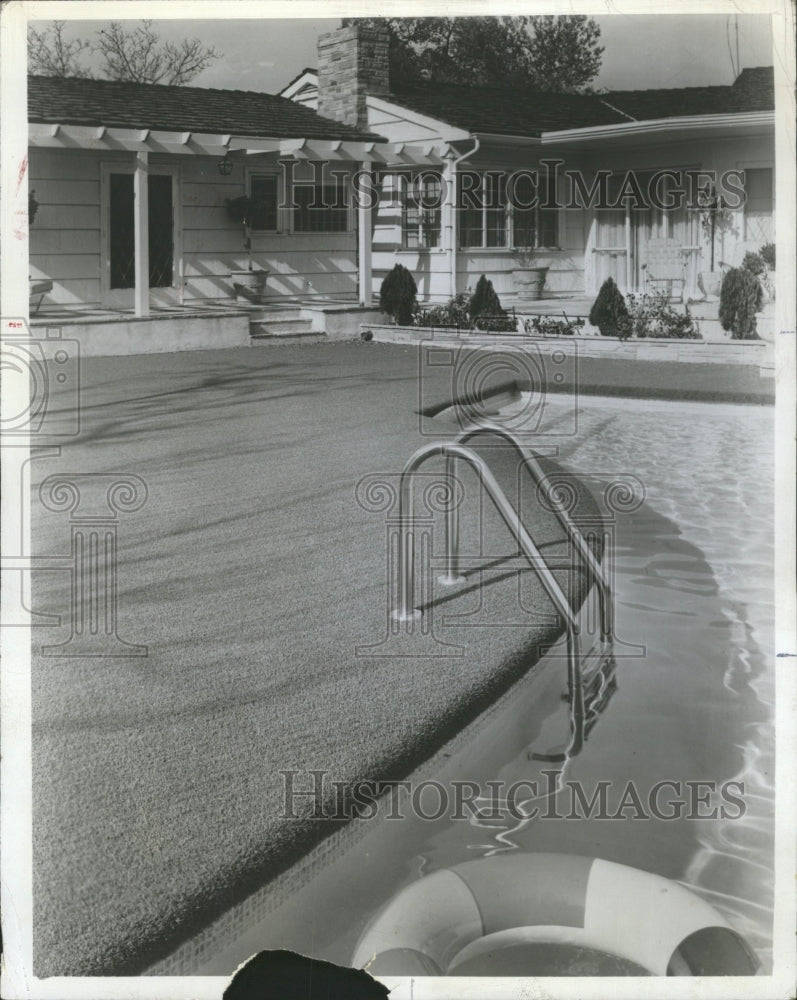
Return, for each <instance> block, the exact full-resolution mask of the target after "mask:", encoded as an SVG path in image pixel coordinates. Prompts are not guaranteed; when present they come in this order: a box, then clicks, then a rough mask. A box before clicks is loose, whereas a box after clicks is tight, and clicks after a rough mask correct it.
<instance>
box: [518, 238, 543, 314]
mask: <svg viewBox="0 0 797 1000" xmlns="http://www.w3.org/2000/svg"><path fill="white" fill-rule="evenodd" d="M512 257H513V258H514V260H515V263H516V264H517V265H518V266H517V267H516V268H513V270H512V281H513V283H514V285H515V291H516V293H517V296H518V298H520V299H525V300H531V301H536V300H537V299H541V298H542V290H543V288H544V287H545V279H546V277H547V275H548V266H547V264H535V260H536V259H537V248H536V247H535V246H533V245H532V244H531V242H530V241H529V242H521V243H519V244H518V245H517V246H515V248H514V249H513V251H512Z"/></svg>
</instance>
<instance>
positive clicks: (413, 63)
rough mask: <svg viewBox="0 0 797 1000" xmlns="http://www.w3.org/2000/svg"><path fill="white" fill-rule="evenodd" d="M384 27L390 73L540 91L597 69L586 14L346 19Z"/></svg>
mask: <svg viewBox="0 0 797 1000" xmlns="http://www.w3.org/2000/svg"><path fill="white" fill-rule="evenodd" d="M343 23H344V24H352V23H359V24H367V25H369V26H372V27H385V28H387V30H388V32H389V34H390V78H391V80H392V81H393V82H394V83H398V82H408V83H411V82H417V81H418V80H425V81H429V82H432V83H464V84H474V85H476V86H490V85H492V86H500V85H516V86H526V87H533V88H535V89H538V90H559V91H573V90H579V89H583V88H585V87H586V86H587V85H588V84H589V83H590V81H591V80H592V79H593V78H594V77H595V76H596V75H597V73H598V71H599V69H600V65H601V55H602V53H603V47H602V46H600V45H599V44H598V41H599V39H600V28H599V27H598V24H597V22H596V21H594V20H593V19H592V18H588V17H585V16H584V15H566V16H553V15H535V16H528V15H524V16H521V17H387V18H381V17H378V18H360V19H357V18H344V21H343Z"/></svg>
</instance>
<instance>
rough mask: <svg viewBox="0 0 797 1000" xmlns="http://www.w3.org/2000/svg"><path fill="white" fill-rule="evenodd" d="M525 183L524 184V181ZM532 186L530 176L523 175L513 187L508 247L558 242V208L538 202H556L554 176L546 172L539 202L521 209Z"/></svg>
mask: <svg viewBox="0 0 797 1000" xmlns="http://www.w3.org/2000/svg"><path fill="white" fill-rule="evenodd" d="M524 182H525V183H524ZM534 193H535V191H534V187H533V185H532V183H531V180H530V179H528V180H527V179H526V178H525V177H524V176H523V175H521V176H520V177H519V178H518V183H517V184H516V185H515V190H514V199H513V200H514V202H515V204H514V206H513V207H512V209H511V212H512V246H515V247H555V246H556V245H557V244H558V242H559V210H558V209H557V208H543V207H541V206H542V205H546V204H550V205H555V204H556V178H555V177H552V176H550V175H547V183H545V185H544V189H543V187H541V188H540V191H539V195H538V200H539V201H540V205H536V206H534V207H533V208H523V207H522V206H523V205H524V204H525V205H528V204H530V203H531V202H532V201H533V195H534Z"/></svg>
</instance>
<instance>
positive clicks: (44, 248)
mask: <svg viewBox="0 0 797 1000" xmlns="http://www.w3.org/2000/svg"><path fill="white" fill-rule="evenodd" d="M28 107H29V144H30V150H29V172H30V173H29V184H30V188H31V189H32V190H33V191H34V192H35V194H34V197H35V200H36V202H37V204H38V207H37V211H36V215H35V219H34V220H33V221H32V224H31V228H30V276H31V281H32V283H36V282H39V283H41V282H43V283H44V284H45V286H49V285H50V283H51V287H49V288H48V290H47V292H46V293H45V294H44V295H43V298H40V304H39V303H37V304H34V305H32V310H33V309H36V306H37V305H38V309H37V312H36V317H34V318H36V319H37V321H39V320H41V321H44V320H45V319H47V318H48V317H49V319H50V320H52V319H55V318H58V319H59V321H61V320H67V319H68V318H69V317H72V318H73V319H75V320H77V318H78V317H81V318H82V319H83V320H84V321H95V322H100V321H101V320H102V321H109V320H110V319H116V320H117V321H122V322H123V323H124V322H128V321H129V322H134V321H137V322H141V321H144V320H147V319H148V318H149V319H150V320H154V319H163V318H164V317H169V318H174V317H178V316H180V315H184V316H187V315H189V314H191V315H192V316H193V317H194V318H199V319H202V318H208V317H210V319H209V320H208V321H209V322H210V321H215V320H218V318H219V317H220V316H228V317H229V316H233V315H240V316H241V317H243V318H242V320H241V323H244V321H246V322H248V323H249V324H250V325H251V324H253V323H256V322H262V321H263V320H262V316H263V310H266V311H268V310H271V312H272V314H273V315H279V316H283V315H287V313H285V312H284V311H285V310H289V309H293V310H298V311H299V312H300V313H301V315H304V316H307V315H310V314H312V324H313V329H315V330H321V331H323V330H327V331H328V332H329V331H332V330H336V329H343V328H344V327H345V322H344V321H343V320H341V319H340V317H341V316H349V318H350V319H351V320H352V322H354V321H355V320H356V322H360V321H361V320H362V317H363V313H364V312H365V311H369V310H373V309H374V307H375V303H376V302H378V293H379V287H380V284H381V281H382V279H383V277H384V275H385V274H386V273H387V272H388V271H389V270H390V268H392V267H393V265H394V264H395V263H396V262H400V263H402V264H404V265H405V266H406V267H407V268H408V270H409V271H410V272H411V273H412V274H413V276H414V278H415V280H416V283H417V285H418V293H419V299H421V300H422V301H423V302H426V303H439V302H444V301H447V300H448V299H449V298H450V297H451V296H452V295H454V294H456V293H457V292H460V291H463V290H465V289H467V288H468V287H473V286H474V285H475V283H476V281H477V280H478V278H479V276H480V275H481V274H485V275H487V277H489V278H490V279H491V280H492V282H493V284H494V286H495V288H496V291H497V292H498V293H499V295H500V296H501V299H502V301H503V302H504V304H506V305H512V304H513V302H514V301H515V295H516V289H515V286H514V285H513V277H512V271H513V270H514V269H516V268H517V267H518V264H517V263H516V260H515V257H516V253H515V251H516V249H517V247H518V245H519V244H520V243H521V242H522V244H523V246H525V247H527V248H528V246H531V247H533V248H534V250H535V251H536V260H537V261H539V263H541V264H544V265H546V266H547V267H548V272H547V277H546V282H545V287H544V290H543V296H544V301H545V300H550V301H552V302H556V301H560V300H562V299H570V300H582V301H585V300H586V299H588V298H590V297H594V295H595V293H596V291H597V289H598V288H599V286H600V284H601V283H602V281H603V280H604V279H605V278H606V277H607V276H610V275H611V276H612V277H614V278H615V280H616V281H617V283H618V285H619V286H620V287H621V289H623V290H625V291H636V290H641V289H643V288H644V287H645V286H646V282H647V281H648V280H650V279H651V278H652V279H666V280H667V281H668V287H671V288H673V290H675V288H676V286H678V285H680V294H681V296H682V297H683V298H684V300H685V299H686V298H687V297H692V296H698V297H699V296H701V295H703V294H705V292H706V291H707V289H706V288H705V282H704V281H703V277H702V276H704V275H705V274H707V273H709V272H716V271H718V270H721V269H722V268H724V267H727V266H730V265H733V264H737V263H739V262H740V260H741V257H742V256H743V255H744V253H745V252H746V251H747V250H757V249H759V248H760V247H761V245H762V244H764V243H768V242H771V241H773V240H774V230H773V218H774V184H773V170H774V160H775V151H774V86H773V71H772V68H771V67H756V68H748V69H744V70H742V72H741V73H740V74H739V76H738V77H737V79H736V80H735V81H734V82H733V83H731V84H728V85H723V86H707V87H688V88H677V89H666V90H661V89H659V90H638V91H623V92H612V93H601V94H589V95H582V94H559V93H539V92H531V91H527V90H507V89H503V88H484V87H465V86H458V85H434V86H429V85H426V84H422V83H420V82H419V83H417V84H414V85H407V84H401V85H398V84H395V85H393V84H391V81H390V77H389V72H388V43H387V35H386V34H385V33H383V32H381V31H379V30H373V29H371V30H369V29H367V28H364V27H360V26H349V27H345V28H341V29H338V30H337V31H334V32H332V33H330V34H327V35H324V36H322V37H321V38H320V39H319V42H318V64H317V68H316V69H305V70H304V71H302V72H301V73H300V74H299V75H298V76H297V77H296V78H295V79H294V80H293V81H292V82H291V83H289V84H288V85H287V86H286V87H285V88H284V90H283V91H282V92H281V94H279V95H270V94H260V93H252V92H244V91H234V90H211V89H205V88H200V87H164V86H155V85H146V84H133V83H119V82H107V81H101V80H84V79H54V78H44V77H30V78H29V82H28ZM663 172H664V173H663ZM629 174H631V175H632V176H633V185H634V186H638V187H639V188H640V189H641V190H642V191H643V192H645V191H647V190H649V188H650V187H652V188H655V190H656V192H657V194H658V195H659V196H661V197H662V199H663V198H670V199H672V196H673V194H677V192H678V190H679V189H681V188H683V186H684V184H685V182H686V181H687V180H688V181H689V183H694V184H700V185H705V184H706V183H707V181H706V178H707V177H708V178H715V179H717V182H718V183H721V182H720V180H719V179H720V178H723V177H726V176H727V177H728V178H730V179H729V180H728V181H727V184H726V188H725V190H727V192H728V193H729V195H733V194H734V193H736V194H738V195H741V196H740V197H737V198H736V199H735V200H734V198H733V197H729V198H728V199H727V201H726V204H727V207H726V208H724V209H723V211H722V213H721V215H722V220H721V225H718V226H716V227H714V233H713V238H712V236H711V235H710V229H711V227H709V226H707V225H706V224H705V212H702V213H701V212H700V211H698V210H697V209H696V208H695V207H694V206H693V205H692V206H691V207H690V204H689V201H688V198H686V199H681V200H680V201H679V199H678V198H675V199H672V200H671V201H670V202H668V203H667V205H666V206H658V205H656V204H650V203H647V204H645V205H641V204H639V203H638V202H637V201H636V200H635V198H634V197H631V196H629V197H624V198H622V199H621V198H620V196H621V195H627V194H629V190H628V188H627V184H628V180H627V178H628V176H629ZM531 176H536V177H538V178H539V180H538V183H537V187H536V189H535V193H536V195H537V198H536V202H537V203H536V204H533V205H532V204H531V201H533V200H534V199H530V200H529V202H528V203H527V202H524V203H523V204H524V205H526V204H528V207H520V208H519V207H518V206H517V204H516V203H515V204H514V206H513V199H512V198H510V197H509V195H508V191H509V188H510V187H511V186H512V185H515V187H516V189H517V191H520V190H521V188H522V185H523V183H526V180H527V178H528V177H531ZM690 177H691V178H696V180H689V178H690ZM518 178H519V180H518ZM366 182H367V183H366ZM529 183H530V182H529ZM366 189H368V190H371V191H376V192H377V193H378V198H377V199H375V198H369V197H363V196H361V197H359V198H357V197H355V195H356V194H360V195H363V193H364V192H365V191H366ZM590 190H593V191H603V193H604V195H608V202H606V201H600V200H598V201H597V202H596V201H595V199H593V202H595V203H585V201H584V199H583V197H580V196H579V197H576V196H575V195H574V192H576V194H578V192H582V194H583V192H585V191H590ZM720 190H722V189H721V188H720ZM631 194H633V191H632V192H631ZM242 195H247V196H249V198H250V199H251V204H252V205H253V208H252V211H251V217H250V218H249V219H248V223H249V225H248V229H247V230H246V231H244V229H243V228H242V225H241V222H240V220H238V221H236V220H235V219H234V218H232V217H231V213H230V211H229V208H228V203H229V202H231V201H234V200H235V199H236V198H240V196H242ZM516 201H517V199H515V202H516ZM670 206H672V207H670ZM250 256H251V263H252V267H253V268H254V269H255V270H261V271H262V270H265V271H267V272H268V278H267V282H266V288H265V293H264V294H263V296H262V298H261V299H259V300H258V302H257V303H254V302H252V301H249V300H247V299H246V292H244V293H243V294H244V298H242V296H241V288H240V285H239V284H238V281H237V279H236V272H245V271H246V270H247V269H248V268H249V264H250ZM712 258H713V268H712V266H711V264H712ZM40 287H41V286H40ZM236 292H237V293H238V296H237V299H238V301H236ZM256 305H257V306H259V311H256V309H255V306H256ZM278 310H283V312H282V313H278V312H277V311H278ZM308 310H309V312H308ZM141 329H143V327H136V328H135V329H134V328H132V327H131V330H134V334H135V330H141ZM242 329H243V327H242ZM352 329H354V327H353V326H352ZM171 349H174V348H171Z"/></svg>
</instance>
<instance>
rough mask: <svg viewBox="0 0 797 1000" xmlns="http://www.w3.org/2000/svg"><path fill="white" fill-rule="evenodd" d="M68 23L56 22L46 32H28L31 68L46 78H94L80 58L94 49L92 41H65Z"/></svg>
mask: <svg viewBox="0 0 797 1000" xmlns="http://www.w3.org/2000/svg"><path fill="white" fill-rule="evenodd" d="M65 24H66V22H65V21H53V23H52V25H51V26H50V27H49V28H47V29H45V30H44V31H36V29H35V28H31V29H30V32H29V33H28V67H29V69H30V71H31V72H32V73H39V74H41V75H42V76H83V77H87V76H91V73H89V71H88V70H87V69H85V67H84V66H83V65H82V64H81V62H80V61H79V56H80V54H81V53H82V52H86V51H90V50H91V42H86V41H83V40H81V39H79V38H75V39H72V40H71V41H69V40H68V39H66V38H64V26H65Z"/></svg>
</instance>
